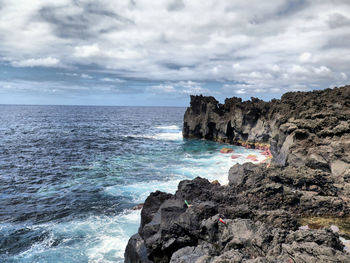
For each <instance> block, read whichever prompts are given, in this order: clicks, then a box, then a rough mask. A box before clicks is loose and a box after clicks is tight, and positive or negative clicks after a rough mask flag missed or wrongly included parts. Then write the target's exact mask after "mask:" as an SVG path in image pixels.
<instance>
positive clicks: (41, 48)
mask: <svg viewBox="0 0 350 263" xmlns="http://www.w3.org/2000/svg"><path fill="white" fill-rule="evenodd" d="M349 61H350V1H349V0H327V1H324V0H270V1H261V0H244V1H233V0H205V1H198V0H164V1H149V0H99V1H96V0H94V1H92V0H16V1H14V0H0V104H44V105H46V104H59V105H66V104H67V105H121V106H126V105H130V106H135V105H140V106H188V103H189V95H191V94H193V95H199V94H203V95H210V96H214V97H216V98H217V99H218V100H219V101H221V102H223V100H224V99H225V98H226V97H233V96H236V97H241V98H243V99H244V100H246V99H249V98H250V97H258V98H261V99H264V100H270V99H272V98H279V97H280V96H281V95H282V94H283V93H285V92H288V91H308V90H314V89H324V88H328V87H334V86H342V85H346V84H349V83H350V81H349V78H350V63H349Z"/></svg>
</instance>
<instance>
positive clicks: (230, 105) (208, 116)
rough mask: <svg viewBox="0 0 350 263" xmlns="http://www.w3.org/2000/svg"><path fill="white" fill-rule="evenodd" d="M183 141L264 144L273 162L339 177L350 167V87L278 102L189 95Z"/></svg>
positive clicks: (290, 95) (292, 95)
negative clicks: (199, 139) (187, 139)
mask: <svg viewBox="0 0 350 263" xmlns="http://www.w3.org/2000/svg"><path fill="white" fill-rule="evenodd" d="M183 135H184V137H185V138H205V139H209V140H215V141H220V142H230V143H233V142H235V141H248V142H266V143H269V144H270V145H271V152H272V154H273V156H274V161H275V162H277V163H279V164H281V165H292V166H300V165H306V166H308V167H311V168H318V169H322V170H324V171H330V172H331V173H332V174H333V175H334V176H335V177H339V176H340V178H339V179H340V180H342V178H341V177H342V175H343V174H344V173H349V172H350V171H349V168H350V86H346V87H342V88H335V89H326V90H320V91H312V92H290V93H286V94H284V95H283V96H282V98H281V99H280V100H272V101H271V102H264V101H262V100H259V99H256V98H252V99H251V100H250V101H245V102H242V100H241V99H240V98H231V99H226V100H225V103H224V104H220V103H219V102H218V101H217V100H215V99H214V98H213V97H203V96H191V107H189V108H188V109H187V111H186V113H185V117H184V126H183Z"/></svg>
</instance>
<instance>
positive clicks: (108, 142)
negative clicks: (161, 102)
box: [0, 106, 263, 262]
mask: <svg viewBox="0 0 350 263" xmlns="http://www.w3.org/2000/svg"><path fill="white" fill-rule="evenodd" d="M11 107H12V108H11ZM0 109H1V110H2V113H3V114H2V116H3V117H2V118H3V120H2V122H1V124H0V125H1V126H0V129H1V130H2V137H1V142H3V143H2V144H1V145H2V146H1V147H2V149H1V150H2V151H1V152H2V153H1V156H0V157H1V161H0V165H1V168H2V169H1V177H0V178H1V179H0V187H1V194H0V204H1V206H0V207H1V208H0V212H1V213H0V220H1V221H0V234H1V236H2V237H3V238H2V240H0V247H1V249H0V261H1V262H123V254H124V249H125V246H126V244H127V241H128V239H129V237H130V236H131V235H133V234H134V233H136V232H137V230H138V227H139V222H140V211H139V210H137V211H135V210H132V207H133V206H135V205H137V204H139V203H142V202H144V200H145V199H146V197H147V196H148V195H149V193H151V192H152V191H155V190H161V191H165V192H170V193H174V192H175V191H176V188H177V185H178V183H179V182H180V181H181V180H183V179H192V178H195V177H197V176H201V177H204V178H208V179H209V180H219V181H220V182H221V183H222V184H226V183H227V182H228V180H227V175H228V170H229V168H230V167H231V166H232V165H234V164H235V163H243V162H246V161H247V159H246V156H247V155H248V154H251V153H254V154H257V151H254V150H247V149H244V148H242V147H233V148H234V150H235V154H240V155H241V157H240V158H238V159H231V158H230V154H222V153H220V149H221V148H222V147H224V146H225V145H223V144H218V143H214V142H209V141H204V140H184V139H183V138H182V135H181V127H182V126H181V125H182V118H183V114H184V110H185V109H183V108H131V107H61V106H60V107H58V106H57V107H56V108H55V107H46V106H17V107H15V106H2V108H1V107H0ZM4 116H6V119H4ZM262 159H263V156H259V160H262Z"/></svg>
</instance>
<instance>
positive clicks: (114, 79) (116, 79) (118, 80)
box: [101, 78, 125, 83]
mask: <svg viewBox="0 0 350 263" xmlns="http://www.w3.org/2000/svg"><path fill="white" fill-rule="evenodd" d="M101 81H104V82H116V83H123V82H125V80H122V79H118V78H102V79H101Z"/></svg>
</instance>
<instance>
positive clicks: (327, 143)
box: [125, 86, 350, 263]
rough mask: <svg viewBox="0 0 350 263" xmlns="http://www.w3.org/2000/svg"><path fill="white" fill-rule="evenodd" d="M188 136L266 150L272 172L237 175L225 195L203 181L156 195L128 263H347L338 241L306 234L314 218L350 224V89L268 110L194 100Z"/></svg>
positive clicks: (325, 232)
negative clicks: (304, 222)
mask: <svg viewBox="0 0 350 263" xmlns="http://www.w3.org/2000/svg"><path fill="white" fill-rule="evenodd" d="M183 135H184V137H185V138H205V139H208V140H215V141H219V142H229V143H235V142H237V141H248V142H253V143H256V142H259V143H266V144H269V145H270V146H271V147H270V149H271V152H272V155H273V163H272V165H271V166H270V168H266V165H262V164H261V165H254V164H252V163H245V164H243V165H238V164H237V165H235V166H233V167H232V168H231V169H230V171H229V175H228V176H229V185H228V186H221V185H220V184H217V183H215V184H213V183H210V182H209V181H208V180H206V179H202V178H199V177H198V178H196V179H194V180H185V181H182V182H180V184H179V186H178V190H177V192H176V194H175V195H171V194H166V193H162V192H155V193H152V194H151V195H150V196H149V197H148V198H147V200H146V201H145V204H144V207H143V209H142V213H141V217H142V218H141V225H140V228H139V231H138V233H137V234H136V235H134V236H133V237H132V238H131V239H130V241H129V244H128V246H127V249H126V253H125V262H172V263H180V262H181V263H182V262H197V263H199V262H202V263H207V262H350V254H349V253H348V252H346V251H345V250H344V246H343V244H342V242H341V241H340V240H339V234H338V233H334V232H333V231H332V230H331V229H329V228H322V227H320V229H307V230H305V229H299V227H300V219H301V218H305V217H310V216H319V217H320V216H321V217H329V216H331V217H337V218H343V219H344V220H349V222H348V223H349V224H350V86H346V87H342V88H335V89H327V90H322V91H313V92H296V93H286V94H285V95H283V96H282V98H281V100H273V101H271V102H264V101H261V100H258V99H255V98H252V100H251V101H246V102H242V101H241V99H238V98H231V99H226V101H225V104H219V103H218V102H217V101H216V100H215V99H214V98H213V97H203V96H191V106H190V107H189V108H188V109H187V111H186V113H185V116H184V127H183ZM188 204H190V205H188ZM340 234H341V235H343V234H342V233H340ZM348 238H349V237H348Z"/></svg>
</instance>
